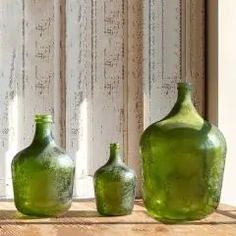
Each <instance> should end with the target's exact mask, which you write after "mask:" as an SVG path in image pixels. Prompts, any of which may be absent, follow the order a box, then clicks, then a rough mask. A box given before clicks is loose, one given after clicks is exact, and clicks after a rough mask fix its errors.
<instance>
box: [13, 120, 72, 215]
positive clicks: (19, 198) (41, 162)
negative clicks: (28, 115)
mask: <svg viewBox="0 0 236 236" xmlns="http://www.w3.org/2000/svg"><path fill="white" fill-rule="evenodd" d="M35 122H36V131H35V136H34V139H33V142H32V144H31V145H30V146H29V147H27V148H26V149H24V150H23V151H21V152H19V153H18V154H16V156H15V157H14V159H13V161H12V178H13V190H14V200H15V205H16V208H17V209H18V210H19V211H20V212H21V213H23V214H26V215H33V216H57V215H61V214H63V213H65V212H66V211H67V210H68V209H69V208H70V205H71V202H72V194H73V183H74V171H75V167H74V163H73V161H72V159H71V158H70V157H69V156H68V155H66V153H65V152H64V151H63V150H62V149H61V148H60V147H58V146H57V145H56V144H55V142H54V139H53V137H52V134H51V127H52V118H51V116H50V115H36V116H35Z"/></svg>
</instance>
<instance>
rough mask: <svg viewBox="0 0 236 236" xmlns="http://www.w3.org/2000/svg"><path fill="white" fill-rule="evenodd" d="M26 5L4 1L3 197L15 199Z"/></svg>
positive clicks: (0, 79) (0, 88)
mask: <svg viewBox="0 0 236 236" xmlns="http://www.w3.org/2000/svg"><path fill="white" fill-rule="evenodd" d="M22 18H23V3H22V1H18V0H10V1H9V0H1V1H0V83H1V85H0V196H1V197H12V181H11V169H10V165H11V160H12V157H13V156H14V155H15V153H16V152H17V150H18V149H19V145H18V144H19V139H21V133H20V130H19V125H20V122H19V121H20V118H21V117H20V116H21V115H22V114H21V113H20V111H19V109H20V108H21V104H20V103H21V101H22V81H21V78H22V63H23V57H22V50H23V48H22V45H23V37H22V33H23V31H22Z"/></svg>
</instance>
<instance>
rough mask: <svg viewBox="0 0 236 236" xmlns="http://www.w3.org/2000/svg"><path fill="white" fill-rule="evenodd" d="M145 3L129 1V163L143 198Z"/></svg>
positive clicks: (135, 0)
mask: <svg viewBox="0 0 236 236" xmlns="http://www.w3.org/2000/svg"><path fill="white" fill-rule="evenodd" d="M143 4H144V3H143V1H142V0H133V1H128V9H127V10H128V12H127V13H128V19H127V20H128V22H127V24H128V40H127V42H128V65H127V67H128V69H127V70H128V77H127V80H128V83H127V86H128V88H127V89H128V94H127V104H128V106H127V110H128V116H127V119H128V121H127V122H128V139H127V141H128V143H127V146H128V164H129V166H130V167H131V168H133V169H134V170H135V171H136V173H137V177H138V178H137V180H138V181H137V183H138V184H137V190H136V195H137V196H138V197H140V196H141V179H140V178H141V173H140V161H139V140H140V137H141V134H142V131H143V74H144V72H143V57H144V50H143V40H144V37H143V27H142V26H143V17H144V15H143V9H144V5H143Z"/></svg>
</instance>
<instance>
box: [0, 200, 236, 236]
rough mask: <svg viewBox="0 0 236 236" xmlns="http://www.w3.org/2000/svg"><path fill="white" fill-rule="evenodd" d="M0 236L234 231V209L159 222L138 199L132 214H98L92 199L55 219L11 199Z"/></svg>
mask: <svg viewBox="0 0 236 236" xmlns="http://www.w3.org/2000/svg"><path fill="white" fill-rule="evenodd" d="M0 207H1V209H2V210H1V212H0V225H1V227H0V235H1V236H9V235H11V236H49V235H50V236H54V235H55V236H56V235H57V236H64V235H68V236H74V235H81V236H84V235H85V236H97V235H105V236H106V235H107V236H109V235H129V236H130V235H131V236H136V235H137V236H142V235H151V236H152V235H153V236H155V235H160V236H173V235H174V236H183V235H185V236H199V235H201V236H215V235H222V236H223V235H227V236H234V235H235V234H236V219H235V208H234V207H230V206H224V205H222V206H220V208H219V209H218V210H217V211H216V212H215V213H213V214H212V215H210V216H209V217H207V218H206V219H203V220H200V221H192V222H186V223H181V224H172V225H171V224H170V225H167V224H162V223H160V222H158V221H156V220H154V219H153V218H151V217H149V216H148V215H147V213H146V210H145V209H144V207H143V205H142V202H141V201H136V204H135V207H134V210H133V213H132V214H131V215H127V216H120V217H102V216H100V215H99V214H98V213H97V211H96V207H95V204H94V202H73V204H72V207H71V209H70V211H68V212H67V213H66V214H65V215H64V216H62V217H58V218H43V219H32V218H29V217H25V216H23V215H21V214H20V213H18V212H16V210H15V208H14V206H13V204H12V203H11V202H2V203H0Z"/></svg>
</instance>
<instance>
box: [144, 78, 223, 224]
mask: <svg viewBox="0 0 236 236" xmlns="http://www.w3.org/2000/svg"><path fill="white" fill-rule="evenodd" d="M191 93H192V85H191V84H190V83H179V84H178V99H177V102H176V104H175V105H174V107H173V109H172V110H171V112H170V113H169V114H168V115H167V116H166V117H165V118H164V119H162V120H161V121H159V122H156V123H154V124H152V125H150V126H149V127H148V128H147V129H146V130H145V131H144V133H143V135H142V137H141V142H140V148H141V159H142V165H143V198H144V204H145V206H146V208H147V210H148V213H149V214H150V215H151V216H153V217H154V218H156V219H158V220H161V221H163V222H178V221H183V220H196V219H201V218H203V217H205V216H207V215H208V214H210V213H212V212H213V211H214V210H215V208H216V207H217V206H218V203H219V199H220V193H221V184H222V178H223V171H224V163H225V155H226V143H225V139H224V137H223V135H222V133H221V132H220V131H219V130H218V128H217V127H215V126H214V125H212V124H210V123H209V122H207V121H204V119H203V118H202V117H201V116H200V115H199V114H198V113H197V111H196V109H195V108H194V106H193V104H192V100H191Z"/></svg>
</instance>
